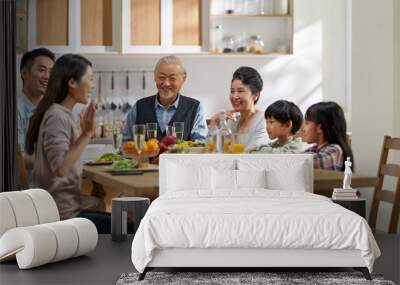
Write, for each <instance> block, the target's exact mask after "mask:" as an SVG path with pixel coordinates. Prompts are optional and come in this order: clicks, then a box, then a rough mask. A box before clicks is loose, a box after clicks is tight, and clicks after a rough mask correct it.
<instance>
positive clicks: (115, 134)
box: [112, 127, 122, 152]
mask: <svg viewBox="0 0 400 285" xmlns="http://www.w3.org/2000/svg"><path fill="white" fill-rule="evenodd" d="M112 143H113V147H114V150H115V152H118V151H119V148H120V146H121V143H122V134H121V132H120V129H119V128H117V127H114V128H113V131H112Z"/></svg>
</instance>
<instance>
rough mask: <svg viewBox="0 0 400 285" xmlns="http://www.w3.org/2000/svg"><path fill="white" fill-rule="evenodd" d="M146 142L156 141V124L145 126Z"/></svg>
mask: <svg viewBox="0 0 400 285" xmlns="http://www.w3.org/2000/svg"><path fill="white" fill-rule="evenodd" d="M146 133H147V140H150V139H157V123H147V124H146Z"/></svg>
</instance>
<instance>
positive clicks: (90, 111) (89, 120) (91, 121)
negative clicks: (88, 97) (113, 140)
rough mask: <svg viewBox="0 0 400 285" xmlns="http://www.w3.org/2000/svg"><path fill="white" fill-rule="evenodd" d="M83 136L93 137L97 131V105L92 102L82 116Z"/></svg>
mask: <svg viewBox="0 0 400 285" xmlns="http://www.w3.org/2000/svg"><path fill="white" fill-rule="evenodd" d="M80 125H81V130H82V134H84V135H88V136H90V137H92V136H93V135H94V133H95V130H96V103H95V102H94V101H92V102H90V103H89V105H88V106H87V107H86V109H85V111H84V112H83V114H81V116H80Z"/></svg>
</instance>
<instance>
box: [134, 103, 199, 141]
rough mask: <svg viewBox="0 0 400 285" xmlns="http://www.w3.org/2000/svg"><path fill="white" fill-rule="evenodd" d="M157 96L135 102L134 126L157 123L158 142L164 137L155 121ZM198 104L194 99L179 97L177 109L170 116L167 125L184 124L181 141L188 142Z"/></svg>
mask: <svg viewBox="0 0 400 285" xmlns="http://www.w3.org/2000/svg"><path fill="white" fill-rule="evenodd" d="M157 96H158V95H153V96H150V97H146V98H142V99H140V100H138V101H137V102H136V122H135V123H136V124H146V123H157V139H158V140H160V139H161V138H162V137H164V136H165V135H166V134H165V131H164V132H162V131H161V129H160V124H159V123H158V121H157V116H156V110H155V106H156V97H157ZM199 104H200V102H199V101H197V100H196V99H193V98H189V97H186V96H182V95H179V103H178V108H177V109H176V111H175V114H174V115H173V116H172V118H171V121H170V122H169V123H168V125H172V124H173V123H174V122H184V124H185V130H184V132H183V139H184V140H190V139H191V132H192V129H193V125H194V120H195V118H196V114H197V109H198V107H199Z"/></svg>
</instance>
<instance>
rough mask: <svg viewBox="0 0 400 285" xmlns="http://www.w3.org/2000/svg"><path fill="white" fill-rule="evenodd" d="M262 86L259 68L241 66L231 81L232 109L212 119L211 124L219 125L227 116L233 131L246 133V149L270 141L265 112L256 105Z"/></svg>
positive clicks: (230, 98) (230, 97)
mask: <svg viewBox="0 0 400 285" xmlns="http://www.w3.org/2000/svg"><path fill="white" fill-rule="evenodd" d="M262 88H263V80H262V78H261V76H260V74H259V73H258V71H257V70H255V69H254V68H252V67H248V66H242V67H239V68H238V69H237V70H236V71H235V72H234V73H233V76H232V81H231V91H230V96H229V100H230V101H231V104H232V109H231V110H229V111H226V112H221V113H218V114H216V115H215V116H214V117H213V118H212V119H211V121H210V125H218V124H220V122H221V120H222V119H223V118H227V120H228V127H229V128H230V129H231V131H232V132H233V133H243V134H246V139H245V149H246V150H248V149H250V148H253V147H255V146H258V145H262V144H266V143H267V142H268V139H267V135H266V123H265V119H264V113H263V112H262V111H260V110H258V109H257V108H256V106H255V105H256V103H257V102H258V99H259V98H260V94H261V90H262ZM237 114H239V115H237Z"/></svg>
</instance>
